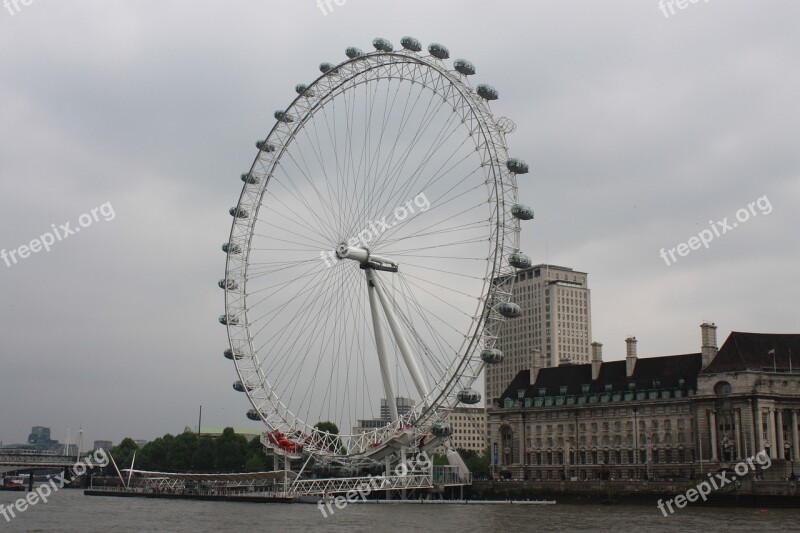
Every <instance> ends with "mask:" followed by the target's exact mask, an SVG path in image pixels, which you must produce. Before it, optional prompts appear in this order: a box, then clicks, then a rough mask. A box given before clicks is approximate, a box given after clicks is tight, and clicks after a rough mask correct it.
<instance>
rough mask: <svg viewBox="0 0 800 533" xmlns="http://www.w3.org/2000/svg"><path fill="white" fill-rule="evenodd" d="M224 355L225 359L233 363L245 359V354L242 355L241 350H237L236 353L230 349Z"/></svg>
mask: <svg viewBox="0 0 800 533" xmlns="http://www.w3.org/2000/svg"><path fill="white" fill-rule="evenodd" d="M222 353H223V355H224V356H225V359H230V360H231V361H233V360H234V359H236V360H237V361H239V360H240V359H242V358H244V354H243V353H242V351H241V350H235V351H234V350H231V349H230V348H228V349H227V350H225V351H224V352H222Z"/></svg>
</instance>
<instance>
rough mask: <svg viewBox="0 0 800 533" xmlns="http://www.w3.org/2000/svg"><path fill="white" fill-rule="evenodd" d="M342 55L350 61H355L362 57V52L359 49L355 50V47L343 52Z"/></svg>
mask: <svg viewBox="0 0 800 533" xmlns="http://www.w3.org/2000/svg"><path fill="white" fill-rule="evenodd" d="M344 53H345V54H347V57H349V58H350V59H355V58H357V57H361V56H363V55H364V52H362V51H361V49H360V48H356V47H355V46H351V47H350V48H348V49H347V50H345V51H344Z"/></svg>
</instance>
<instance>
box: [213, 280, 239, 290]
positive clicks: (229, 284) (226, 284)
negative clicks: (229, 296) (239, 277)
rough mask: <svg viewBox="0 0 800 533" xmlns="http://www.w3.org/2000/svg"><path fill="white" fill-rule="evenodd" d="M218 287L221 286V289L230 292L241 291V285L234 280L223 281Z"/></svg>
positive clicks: (220, 281)
mask: <svg viewBox="0 0 800 533" xmlns="http://www.w3.org/2000/svg"><path fill="white" fill-rule="evenodd" d="M217 285H219V288H220V289H226V290H229V291H235V290H238V289H239V284H238V283H236V282H235V281H233V280H232V279H221V280H219V283H217Z"/></svg>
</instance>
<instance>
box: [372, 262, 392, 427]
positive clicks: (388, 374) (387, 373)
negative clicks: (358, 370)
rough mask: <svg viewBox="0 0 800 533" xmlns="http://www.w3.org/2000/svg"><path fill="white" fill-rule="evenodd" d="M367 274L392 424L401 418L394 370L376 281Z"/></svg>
mask: <svg viewBox="0 0 800 533" xmlns="http://www.w3.org/2000/svg"><path fill="white" fill-rule="evenodd" d="M365 272H366V274H367V292H368V293H369V310H370V311H371V312H372V325H373V326H374V328H375V344H376V345H377V348H378V362H379V363H380V365H381V377H382V378H383V391H384V393H385V394H386V404H387V405H388V406H389V414H390V415H391V417H392V422H396V421H397V419H398V418H399V416H398V414H397V400H396V399H395V395H394V388H393V387H392V370H391V367H390V366H389V359H388V357H387V355H386V343H385V342H384V339H383V329H381V323H380V320H379V318H378V302H377V301H375V298H376V297H375V281H374V279H373V274H372V270H370V269H367V270H365Z"/></svg>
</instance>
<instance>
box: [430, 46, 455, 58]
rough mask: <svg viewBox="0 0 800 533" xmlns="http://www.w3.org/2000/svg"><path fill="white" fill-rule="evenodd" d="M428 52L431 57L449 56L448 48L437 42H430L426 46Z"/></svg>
mask: <svg viewBox="0 0 800 533" xmlns="http://www.w3.org/2000/svg"><path fill="white" fill-rule="evenodd" d="M428 52H429V53H430V54H431V55H432V56H433V57H436V58H439V59H447V58H449V57H450V50H448V49H447V47H446V46H445V45H443V44H439V43H432V44H431V45H430V46H429V47H428Z"/></svg>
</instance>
